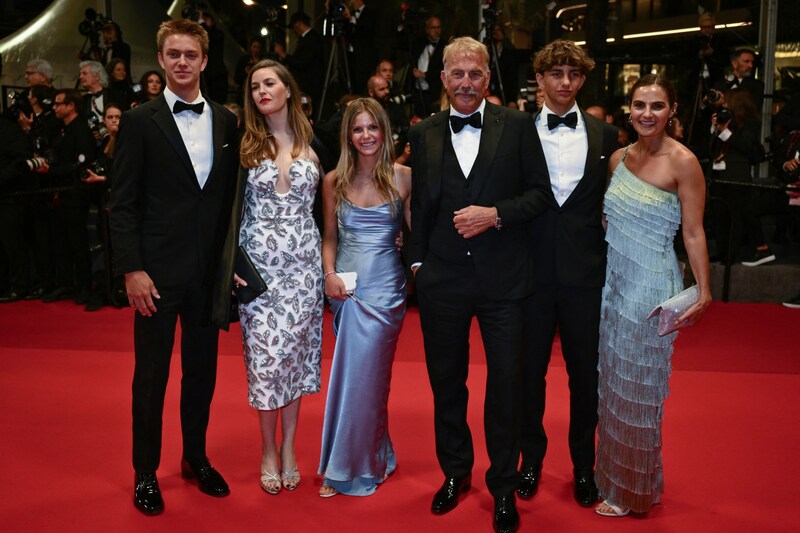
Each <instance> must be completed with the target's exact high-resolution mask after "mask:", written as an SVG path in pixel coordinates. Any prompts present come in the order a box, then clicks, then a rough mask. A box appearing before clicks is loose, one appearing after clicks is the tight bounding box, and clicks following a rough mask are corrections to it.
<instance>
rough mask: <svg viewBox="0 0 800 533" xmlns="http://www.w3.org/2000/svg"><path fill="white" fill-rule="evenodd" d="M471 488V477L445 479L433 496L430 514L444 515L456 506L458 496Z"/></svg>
mask: <svg viewBox="0 0 800 533" xmlns="http://www.w3.org/2000/svg"><path fill="white" fill-rule="evenodd" d="M471 486H472V476H471V475H467V476H465V477H463V478H457V477H449V478H447V479H445V480H444V484H443V485H442V488H440V489H439V491H438V492H437V493H436V494H434V495H433V503H432V504H431V512H432V513H433V514H444V513H446V512H448V511H452V510H453V509H455V508H456V505H458V496H459V495H460V494H463V493H465V492H467V491H468V490H469V488H470V487H471Z"/></svg>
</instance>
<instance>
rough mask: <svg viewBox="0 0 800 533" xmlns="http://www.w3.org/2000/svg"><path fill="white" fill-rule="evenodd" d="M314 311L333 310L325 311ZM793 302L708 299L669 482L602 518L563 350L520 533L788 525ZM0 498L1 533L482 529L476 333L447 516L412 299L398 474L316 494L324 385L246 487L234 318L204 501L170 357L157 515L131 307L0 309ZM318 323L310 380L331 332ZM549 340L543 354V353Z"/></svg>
mask: <svg viewBox="0 0 800 533" xmlns="http://www.w3.org/2000/svg"><path fill="white" fill-rule="evenodd" d="M327 316H328V319H329V315H327ZM798 319H800V312H798V311H796V310H790V309H785V308H782V307H780V306H777V305H769V304H721V303H715V304H714V306H713V307H712V308H711V310H710V311H709V312H708V314H707V316H706V317H705V319H704V322H703V323H702V324H701V325H700V326H698V327H695V328H692V329H688V330H686V331H685V332H684V333H682V334H681V336H680V338H679V341H678V345H677V348H676V352H675V357H674V367H675V368H674V372H673V376H672V381H671V391H672V394H671V397H670V399H669V400H668V402H667V407H666V420H665V427H664V462H665V477H666V492H665V494H664V497H663V504H662V505H660V506H658V507H656V508H655V509H654V511H653V512H652V513H650V515H649V516H648V517H647V518H644V519H637V518H631V517H628V518H624V519H607V518H602V517H599V516H597V515H595V514H594V513H593V512H592V511H591V510H586V509H582V508H580V507H578V506H577V505H576V504H575V503H574V502H573V501H572V498H571V489H570V480H571V471H570V469H571V467H570V463H569V455H568V451H567V446H566V432H567V413H566V403H567V401H566V400H567V389H566V375H565V372H564V368H563V362H562V361H561V359H560V355H558V354H557V356H556V357H554V359H553V364H552V365H551V370H550V375H549V387H548V397H549V398H548V412H547V417H546V424H547V428H548V433H549V436H550V449H549V451H548V455H547V458H546V460H545V465H544V473H543V479H542V484H541V488H540V492H539V495H538V496H537V497H536V498H535V499H534V500H533V501H530V502H519V510H520V515H521V519H522V528H521V531H534V530H542V531H578V530H584V531H586V530H590V531H641V530H642V529H643V528H647V530H648V531H690V532H693V531H796V530H797V529H798V528H800V508H798V505H797V498H796V494H797V483H796V481H795V479H796V477H795V476H796V474H795V472H794V470H795V468H794V464H795V463H794V461H795V457H794V455H795V453H796V452H795V446H796V443H797V441H798V437H800V430H798V427H797V426H798V420H800V376H799V375H798V374H800V350H798V349H797V337H796V331H797V322H798ZM0 324H2V325H0V331H2V335H0V365H2V366H0V370H1V371H0V435H2V436H0V473H1V474H0V480H2V487H3V491H4V493H5V494H4V495H3V497H2V498H0V529H2V531H11V532H17V531H20V532H22V531H25V532H29V531H81V532H83V531H104V532H105V531H115V532H119V531H121V532H127V531H131V532H133V531H137V532H138V531H144V530H148V531H156V532H158V531H169V532H170V533H178V532H182V531H211V530H221V531H245V530H262V531H271V530H274V531H279V532H308V531H340V530H341V531H348V532H361V531H380V532H401V531H402V532H407V531H415V532H427V531H439V530H445V531H468V532H472V531H490V530H491V509H492V500H491V497H490V495H489V494H488V492H487V491H486V487H485V483H484V481H483V473H484V471H485V469H486V468H487V466H488V462H487V459H486V453H485V448H484V443H483V438H482V422H481V420H482V412H481V411H482V396H483V380H484V379H485V366H484V363H483V356H482V352H481V351H480V349H479V346H480V342H479V341H480V339H479V335H478V334H477V332H475V331H474V332H473V343H472V345H473V347H474V352H475V353H474V356H473V363H474V364H473V365H472V367H471V375H470V388H471V391H472V395H471V398H472V403H471V405H470V423H471V426H472V429H473V436H474V439H475V443H476V448H477V449H476V465H475V470H474V483H473V485H474V487H473V489H472V490H471V491H470V494H469V496H468V497H466V498H465V499H464V500H462V502H461V504H460V505H459V507H458V508H457V509H456V510H454V511H453V512H451V513H449V514H447V515H445V516H433V515H431V513H430V512H429V510H428V509H429V505H430V498H431V496H432V494H433V492H434V491H435V490H436V489H437V488H438V486H439V484H440V483H441V480H442V475H441V473H440V472H439V469H438V466H437V464H436V458H435V454H434V449H433V423H432V408H431V394H430V388H429V385H428V382H427V377H426V373H425V366H424V363H423V355H422V347H421V336H420V333H419V319H418V315H417V313H416V310H414V309H411V310H410V311H409V315H408V317H407V320H406V325H405V329H404V331H403V335H402V338H401V342H400V346H399V349H398V354H397V361H396V363H395V367H394V376H393V382H392V385H393V387H392V395H391V400H390V406H389V409H390V429H391V432H392V436H393V440H394V443H395V448H396V450H397V455H398V461H399V466H398V469H397V472H396V473H395V474H394V475H393V476H392V478H390V479H389V480H388V481H387V482H386V484H385V486H383V487H381V488H380V489H379V490H378V492H377V493H376V494H375V495H374V496H372V497H368V498H348V497H344V496H338V497H335V498H333V499H330V500H323V499H321V498H319V497H318V496H317V494H316V492H317V489H318V488H319V484H320V481H319V478H318V477H316V476H315V471H316V467H317V461H318V457H319V446H320V443H319V439H320V430H321V425H322V413H323V409H324V401H325V397H324V393H325V391H324V390H323V392H322V393H321V394H318V395H315V396H312V397H308V398H306V399H304V400H303V402H304V403H303V407H302V410H301V419H300V428H299V431H298V437H297V438H298V445H297V455H298V462H299V466H300V470H301V472H302V474H303V480H302V482H301V485H300V487H299V488H298V490H297V491H295V492H294V493H288V492H285V491H284V492H283V493H281V494H280V495H278V496H269V495H267V494H266V493H264V492H263V491H261V489H260V488H259V486H258V465H259V459H260V444H259V434H258V421H257V418H256V413H255V411H253V410H252V409H251V408H250V407H248V406H247V404H246V391H245V388H246V383H245V377H244V372H243V365H242V362H241V347H240V344H239V342H240V340H239V331H238V328H236V329H235V330H233V331H232V332H231V333H228V334H223V336H222V342H221V357H220V369H219V379H218V386H217V394H216V397H215V400H214V406H213V411H212V419H211V427H210V430H209V455H210V457H211V458H212V460H213V462H214V464H215V465H216V466H217V467H219V469H220V471H221V472H222V473H223V474H224V475H225V477H226V479H227V480H228V482H229V484H230V485H231V491H232V494H231V496H229V497H227V498H223V499H213V498H210V497H208V496H206V495H204V494H202V493H200V492H199V491H198V490H197V489H196V488H194V487H192V486H188V484H187V483H186V482H185V481H184V480H183V479H181V477H180V475H179V469H178V463H179V458H180V436H179V427H178V414H177V408H178V378H179V376H180V374H179V367H178V365H177V363H178V357H177V356H176V357H175V360H174V363H175V364H174V368H173V373H172V378H173V379H172V380H171V382H170V386H169V391H168V399H167V408H166V410H165V413H164V426H165V432H164V436H165V442H164V450H163V455H162V457H163V458H162V466H161V468H160V470H159V479H160V482H161V488H162V491H163V493H164V498H165V501H166V511H165V512H164V514H163V515H161V516H158V517H145V516H142V515H140V514H139V513H138V512H137V511H136V510H135V509H134V508H133V505H132V504H131V489H132V476H133V473H132V471H131V467H130V380H131V374H132V370H133V356H132V353H131V350H132V339H131V324H132V317H131V311H130V310H127V309H126V310H115V309H108V308H107V309H103V310H102V311H100V312H97V313H85V312H83V311H82V310H80V308H78V307H76V306H74V305H73V304H71V303H56V304H49V305H48V304H42V303H39V302H18V303H15V304H5V305H2V306H0ZM327 326H328V327H327V329H326V331H325V349H324V355H325V361H324V366H323V385H326V384H327V375H328V371H329V369H330V357H331V354H332V346H333V335H332V333H331V332H330V328H329V323H328V324H327ZM557 351H558V347H557V348H556V352H557Z"/></svg>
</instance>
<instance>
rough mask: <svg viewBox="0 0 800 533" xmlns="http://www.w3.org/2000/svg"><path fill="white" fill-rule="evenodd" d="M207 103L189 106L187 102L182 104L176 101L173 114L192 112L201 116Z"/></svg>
mask: <svg viewBox="0 0 800 533" xmlns="http://www.w3.org/2000/svg"><path fill="white" fill-rule="evenodd" d="M204 105H205V102H200V103H197V104H187V103H186V102H181V101H180V100H176V101H175V106H174V107H173V108H172V112H173V113H174V114H176V115H177V114H178V113H180V112H181V111H191V112H192V113H197V114H198V115H201V114H202V113H203V106H204Z"/></svg>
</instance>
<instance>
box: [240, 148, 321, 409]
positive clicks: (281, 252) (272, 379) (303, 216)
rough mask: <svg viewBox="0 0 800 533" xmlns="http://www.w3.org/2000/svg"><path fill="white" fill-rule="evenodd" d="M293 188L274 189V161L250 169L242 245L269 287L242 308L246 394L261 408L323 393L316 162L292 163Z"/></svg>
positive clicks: (299, 160)
mask: <svg viewBox="0 0 800 533" xmlns="http://www.w3.org/2000/svg"><path fill="white" fill-rule="evenodd" d="M289 176H290V180H291V184H292V185H291V188H290V190H289V191H288V192H286V193H285V194H282V193H279V192H278V191H277V190H276V181H277V178H278V168H277V166H276V165H275V163H274V162H273V161H271V160H266V161H264V162H263V163H262V164H261V166H259V167H256V168H253V169H251V170H250V172H249V174H248V177H247V185H246V189H245V196H244V202H245V203H244V214H243V218H242V226H241V230H240V231H239V244H240V245H242V246H244V248H245V249H246V250H247V253H248V254H249V255H250V258H251V259H252V260H253V263H254V264H255V266H256V268H257V269H258V271H259V273H260V274H261V276H262V277H263V278H264V281H265V282H266V284H267V291H266V292H264V293H263V294H262V295H261V296H259V297H258V298H256V299H255V300H253V301H252V302H250V303H248V304H240V305H239V317H240V322H241V326H242V340H243V344H244V359H245V365H246V368H247V384H248V399H249V401H250V405H251V406H253V407H254V408H256V409H259V410H272V409H278V408H280V407H283V406H285V405H287V404H289V403H291V402H292V401H294V400H296V399H297V398H299V397H300V396H303V395H305V394H312V393H315V392H319V389H320V357H321V351H322V306H323V285H322V256H321V247H320V246H321V245H320V242H321V241H320V234H319V230H318V229H317V226H316V224H315V223H314V219H313V217H312V211H313V206H314V197H315V194H316V190H317V184H318V183H319V169H318V167H317V165H316V164H315V163H314V162H312V161H310V160H307V159H297V160H295V161H292V163H291V166H290V167H289Z"/></svg>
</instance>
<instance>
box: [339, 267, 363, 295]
mask: <svg viewBox="0 0 800 533" xmlns="http://www.w3.org/2000/svg"><path fill="white" fill-rule="evenodd" d="M336 275H337V276H339V278H341V280H342V281H343V282H344V290H345V292H347V294H353V293H354V292H355V291H356V284H357V283H358V272H337V273H336Z"/></svg>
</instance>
